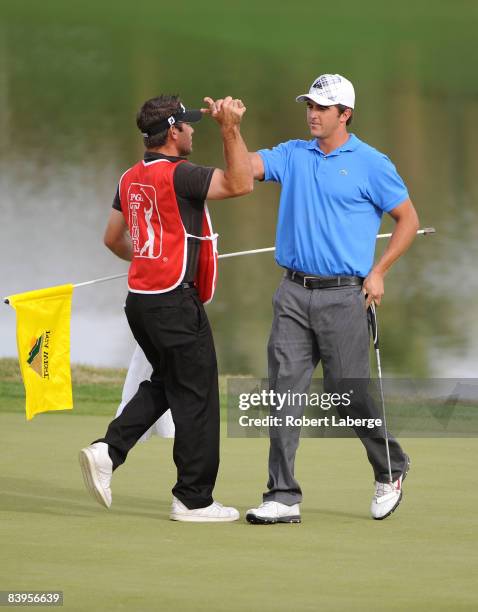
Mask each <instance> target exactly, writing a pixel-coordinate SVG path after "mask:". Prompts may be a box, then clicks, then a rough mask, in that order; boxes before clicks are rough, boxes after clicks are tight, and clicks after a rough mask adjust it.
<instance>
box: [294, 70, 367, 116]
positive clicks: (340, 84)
mask: <svg viewBox="0 0 478 612" xmlns="http://www.w3.org/2000/svg"><path fill="white" fill-rule="evenodd" d="M304 100H312V102H315V103H316V104H320V105H321V106H333V105H334V104H343V105H344V106H348V107H349V108H354V105H355V90H354V86H353V85H352V83H351V82H350V81H348V80H347V79H346V78H344V77H343V76H340V74H321V75H320V76H319V77H317V78H316V79H315V81H314V82H313V83H312V85H311V86H310V89H309V93H306V94H302V95H301V96H297V98H296V101H297V102H304Z"/></svg>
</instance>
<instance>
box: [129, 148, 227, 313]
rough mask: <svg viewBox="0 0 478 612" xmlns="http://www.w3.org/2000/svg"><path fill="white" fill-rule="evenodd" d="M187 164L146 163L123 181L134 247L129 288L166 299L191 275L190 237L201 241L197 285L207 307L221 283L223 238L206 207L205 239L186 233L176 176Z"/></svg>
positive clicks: (204, 215) (134, 291) (167, 162)
mask: <svg viewBox="0 0 478 612" xmlns="http://www.w3.org/2000/svg"><path fill="white" fill-rule="evenodd" d="M184 161H185V160H181V161H178V162H171V161H169V160H167V159H158V160H155V161H151V162H145V161H140V162H138V163H137V164H136V165H134V166H133V167H132V168H130V169H129V170H127V171H126V172H125V173H124V174H123V176H122V177H121V179H120V184H119V194H120V201H121V209H122V212H123V215H124V218H125V220H126V223H127V224H128V227H129V232H130V235H131V240H132V243H133V259H132V261H131V264H130V267H129V272H128V288H129V290H130V291H132V292H133V293H165V292H167V291H172V290H173V289H175V288H176V287H177V286H178V285H179V284H180V283H181V282H182V279H183V277H184V273H185V271H186V263H187V257H188V237H191V238H199V240H201V246H200V250H199V261H198V269H197V273H196V278H195V283H196V286H197V289H198V293H199V297H200V299H201V301H202V302H204V303H208V302H210V301H211V300H212V298H213V296H214V290H215V288H216V279H217V234H214V233H213V230H212V225H211V219H210V216H209V212H208V209H207V206H206V205H205V206H204V214H203V224H202V236H192V235H191V234H188V233H187V232H186V229H185V227H184V225H183V222H182V219H181V214H180V212H179V207H178V202H177V199H176V193H175V191H174V181H173V177H174V170H175V168H176V166H177V165H178V164H180V163H183V162H184Z"/></svg>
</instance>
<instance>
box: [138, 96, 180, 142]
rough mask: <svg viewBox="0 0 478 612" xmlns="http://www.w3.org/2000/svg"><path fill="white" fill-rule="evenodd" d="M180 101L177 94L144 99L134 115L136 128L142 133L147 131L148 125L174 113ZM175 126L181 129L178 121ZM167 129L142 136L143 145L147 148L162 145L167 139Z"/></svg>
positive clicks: (178, 107)
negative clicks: (152, 134)
mask: <svg viewBox="0 0 478 612" xmlns="http://www.w3.org/2000/svg"><path fill="white" fill-rule="evenodd" d="M180 103H181V99H180V97H179V96H177V95H167V94H164V95H161V96H157V97H156V98H151V99H150V100H146V102H145V103H144V104H143V106H142V107H141V108H140V109H139V111H138V114H137V115H136V125H137V126H138V129H139V130H140V131H141V132H142V133H147V132H148V127H150V126H152V125H153V124H155V123H158V121H161V120H162V119H167V117H169V116H170V115H172V114H174V113H176V112H177V111H178V110H179V109H180V106H179V105H180ZM176 127H177V128H178V129H179V130H181V127H180V124H179V123H178V124H176ZM168 131H169V127H168V128H166V129H164V130H162V131H161V132H159V133H158V134H155V135H154V136H143V142H144V146H145V147H146V148H147V149H155V148H156V147H162V146H163V145H165V144H166V141H167V140H168Z"/></svg>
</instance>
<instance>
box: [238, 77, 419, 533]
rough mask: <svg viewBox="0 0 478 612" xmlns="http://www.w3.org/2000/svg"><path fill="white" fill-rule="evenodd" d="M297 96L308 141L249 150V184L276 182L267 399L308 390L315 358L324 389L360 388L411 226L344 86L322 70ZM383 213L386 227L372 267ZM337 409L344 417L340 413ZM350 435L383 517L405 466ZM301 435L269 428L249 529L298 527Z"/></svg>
mask: <svg viewBox="0 0 478 612" xmlns="http://www.w3.org/2000/svg"><path fill="white" fill-rule="evenodd" d="M297 101H298V102H305V103H306V106H307V123H308V126H309V129H310V133H311V135H312V139H311V140H309V141H305V140H290V141H288V142H285V143H282V144H279V145H278V146H276V147H274V148H273V149H263V150H261V151H258V152H256V153H252V154H251V162H252V165H253V169H254V177H255V178H256V179H259V180H266V181H273V182H276V183H280V184H281V186H282V192H281V197H280V208H279V217H278V223H277V236H276V260H277V263H278V264H279V265H280V266H282V267H283V268H285V271H286V272H285V276H284V278H283V280H282V282H281V284H280V286H279V288H278V289H277V291H276V293H275V295H274V299H273V303H274V320H273V324H272V330H271V335H270V339H269V345H268V362H269V382H270V388H271V389H272V390H273V391H275V392H276V393H287V392H289V391H291V392H293V393H306V392H307V391H308V389H309V385H310V381H311V378H312V375H313V372H314V370H315V368H316V366H317V364H318V363H319V361H321V362H322V367H323V373H324V386H325V388H326V389H330V390H334V389H340V388H341V387H340V385H341V382H343V381H345V380H362V381H366V382H368V380H369V377H370V364H369V332H368V323H367V307H368V306H369V305H370V304H371V302H372V301H373V302H374V303H375V304H376V305H377V306H378V305H379V304H380V301H381V299H382V296H383V293H384V276H385V274H386V273H387V271H388V270H389V268H390V266H391V265H392V264H393V263H394V262H395V261H396V260H397V259H398V258H399V257H400V256H401V255H402V254H403V253H404V252H405V251H406V250H407V249H408V247H409V246H410V244H411V243H412V241H413V239H414V237H415V235H416V231H417V229H418V227H419V225H418V217H417V213H416V211H415V209H414V207H413V204H412V202H411V201H410V198H409V195H408V192H407V188H406V187H405V184H404V182H403V180H402V179H401V177H400V176H399V175H398V173H397V170H396V169H395V166H394V165H393V164H392V162H391V161H390V160H389V159H388V157H387V156H386V155H384V154H383V153H380V152H379V151H377V150H376V149H374V148H373V147H371V146H369V145H368V144H366V143H364V142H362V141H361V140H360V139H359V138H357V136H355V135H354V134H350V133H348V131H347V126H348V125H350V123H351V122H352V117H353V112H354V111H353V109H354V106H355V92H354V88H353V85H352V83H350V81H348V80H347V79H345V78H344V77H342V76H340V75H338V74H323V75H321V76H319V77H318V78H317V79H315V81H314V82H313V83H312V85H311V87H310V89H309V92H308V93H307V94H304V95H301V96H298V97H297ZM384 212H386V213H388V214H389V215H391V217H392V218H393V219H394V221H395V228H394V231H393V234H392V237H391V239H390V241H389V243H388V246H387V248H386V250H385V252H384V254H383V255H382V257H381V258H380V259H379V261H378V262H377V263H375V264H374V251H375V241H376V235H377V231H378V229H379V226H380V222H381V219H382V215H383V213H384ZM364 398H365V399H364ZM361 400H362V401H358V402H355V403H354V402H353V403H352V404H353V406H352V407H351V408H350V412H351V414H353V416H354V418H355V417H356V416H357V410H359V411H360V412H361V414H362V415H363V416H364V417H365V416H366V417H368V416H371V415H375V414H377V413H376V410H375V406H374V404H373V400H372V399H371V398H370V397H369V396H368V395H367V393H366V392H364V393H362V395H361ZM303 410H304V407H303V406H301V405H300V404H299V405H296V404H289V405H286V406H284V408H283V410H282V413H281V416H282V417H283V419H282V420H283V422H285V417H286V416H287V415H289V416H293V417H301V416H302V415H303ZM353 411H355V412H353ZM339 412H340V415H341V416H345V415H347V408H345V407H344V406H342V408H341V409H339ZM377 416H378V415H377ZM354 429H355V431H356V433H357V435H358V436H359V437H360V439H361V441H362V443H363V445H364V447H365V450H366V453H367V457H368V460H369V462H370V464H371V466H372V468H373V472H374V477H375V493H374V495H373V499H372V505H371V513H372V516H373V518H375V519H383V518H385V517H387V516H389V515H390V514H391V513H392V512H393V511H394V510H395V508H396V507H397V506H398V504H399V503H400V500H401V498H402V490H401V488H402V481H403V479H404V477H405V475H406V473H407V471H408V468H409V464H410V461H409V458H408V456H407V455H406V454H405V453H404V452H403V450H402V449H401V447H400V445H399V444H398V442H397V441H396V440H395V439H394V438H393V437H392V436H390V435H389V451H390V463H391V469H392V477H393V481H392V482H390V478H389V474H388V461H387V454H386V444H385V432H383V430H382V435H380V434H378V435H377V434H374V435H375V436H376V437H368V436H367V435H366V432H365V431H364V428H360V427H357V428H354ZM299 436H300V428H299V427H284V426H282V427H281V426H278V427H271V429H270V452H269V481H268V483H267V488H268V491H267V492H266V493H265V494H264V496H263V503H262V504H261V505H260V506H259V507H258V508H253V509H251V510H249V511H248V512H247V515H246V518H247V520H248V521H249V522H250V523H254V524H271V523H279V522H282V523H284V522H286V523H287V522H300V520H301V518H300V503H301V501H302V491H301V489H300V486H299V483H298V482H297V480H296V479H295V477H294V461H295V454H296V451H297V447H298V445H299ZM343 477H344V480H346V479H347V475H346V474H344V475H343Z"/></svg>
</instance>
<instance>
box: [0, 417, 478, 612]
mask: <svg viewBox="0 0 478 612" xmlns="http://www.w3.org/2000/svg"><path fill="white" fill-rule="evenodd" d="M107 422H108V418H107V417H106V416H76V417H75V416H74V415H73V414H60V413H56V414H55V413H50V414H43V415H39V416H37V417H36V418H35V419H34V420H33V421H31V422H30V423H27V422H25V417H24V416H23V415H22V414H19V413H7V412H2V413H0V431H1V434H0V435H1V447H2V462H1V465H2V469H1V476H0V489H1V502H0V510H1V514H0V533H1V540H0V541H1V560H0V590H6V589H22V590H44V589H45V590H46V589H59V590H63V591H64V601H65V605H64V609H67V610H81V611H83V610H92V611H93V610H101V611H107V610H128V611H132V612H136V611H139V612H143V611H145V612H149V611H153V610H168V611H176V610H178V611H183V610H192V611H194V612H199V611H203V610H204V611H208V612H211V611H214V612H215V611H223V610H224V611H230V612H233V611H255V610H260V611H261V612H262V611H263V612H267V611H271V612H272V611H282V610H284V611H287V612H289V611H291V610H300V611H302V610H314V611H315V610H326V611H328V610H344V611H349V610H368V611H369V610H387V611H389V610H399V611H404V610H407V611H408V610H420V611H423V610H427V609H428V610H433V611H436V610H447V611H449V610H453V611H456V610H465V609H466V610H471V609H475V610H476V608H477V605H478V602H477V596H476V575H477V569H478V563H477V560H478V547H477V542H476V534H477V533H478V517H477V512H476V508H477V506H478V493H477V489H476V486H475V485H474V481H475V479H474V477H473V473H474V472H473V471H474V469H475V459H476V456H477V450H478V443H477V440H476V439H436V440H431V439H410V440H405V441H404V446H405V448H406V450H407V451H408V452H409V453H410V455H411V458H412V470H411V472H410V474H409V477H408V479H407V481H406V483H405V488H404V490H405V494H404V501H403V502H402V505H401V507H400V508H399V509H398V511H397V512H396V513H395V514H394V515H393V516H392V517H391V518H389V519H387V520H385V521H382V522H378V521H373V520H371V519H370V518H369V515H368V508H369V504H370V499H371V494H372V490H373V488H372V483H371V475H370V470H369V469H368V464H367V462H366V460H365V457H364V454H363V452H362V449H361V446H360V443H359V442H357V441H356V440H348V439H341V440H314V439H306V440H303V442H302V444H301V448H300V451H299V456H298V462H297V474H298V476H299V478H300V481H301V484H302V486H303V489H304V492H305V500H304V504H303V523H302V524H301V525H276V526H268V527H265V526H251V525H248V524H246V523H245V522H244V520H241V521H240V522H238V523H232V524H231V523H230V524H213V525H207V524H204V525H194V524H183V523H174V522H171V521H169V520H168V510H169V504H170V500H171V494H170V489H171V486H172V485H173V483H174V468H173V464H172V459H171V445H172V442H171V440H162V439H157V438H155V439H153V440H151V441H149V442H148V443H146V444H141V445H138V446H137V447H136V448H135V449H134V450H133V451H132V453H131V455H130V457H129V459H128V462H127V464H125V465H124V466H123V467H122V468H120V469H119V470H118V472H117V473H116V474H115V476H114V479H113V506H112V509H111V510H110V511H108V510H106V509H104V508H102V507H100V506H99V505H97V504H96V503H95V502H94V501H93V499H91V498H90V497H89V495H88V494H87V493H86V491H85V490H84V487H83V481H82V478H81V474H80V469H79V467H78V463H77V452H78V449H80V448H81V447H82V446H84V445H85V444H86V443H88V442H89V441H90V440H92V439H94V438H95V437H97V436H98V435H100V434H102V433H103V431H104V429H105V427H106V425H107ZM266 457H267V441H266V440H264V439H255V440H251V439H249V440H245V439H227V438H226V437H223V442H222V463H221V470H220V477H219V482H218V485H217V488H216V497H217V499H218V500H219V501H221V502H224V503H227V504H231V505H236V506H237V507H239V509H240V510H241V513H242V514H244V511H245V510H246V509H247V508H248V507H250V506H252V505H256V504H257V503H258V502H259V499H260V492H261V491H262V490H263V487H264V480H265V475H266Z"/></svg>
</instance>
